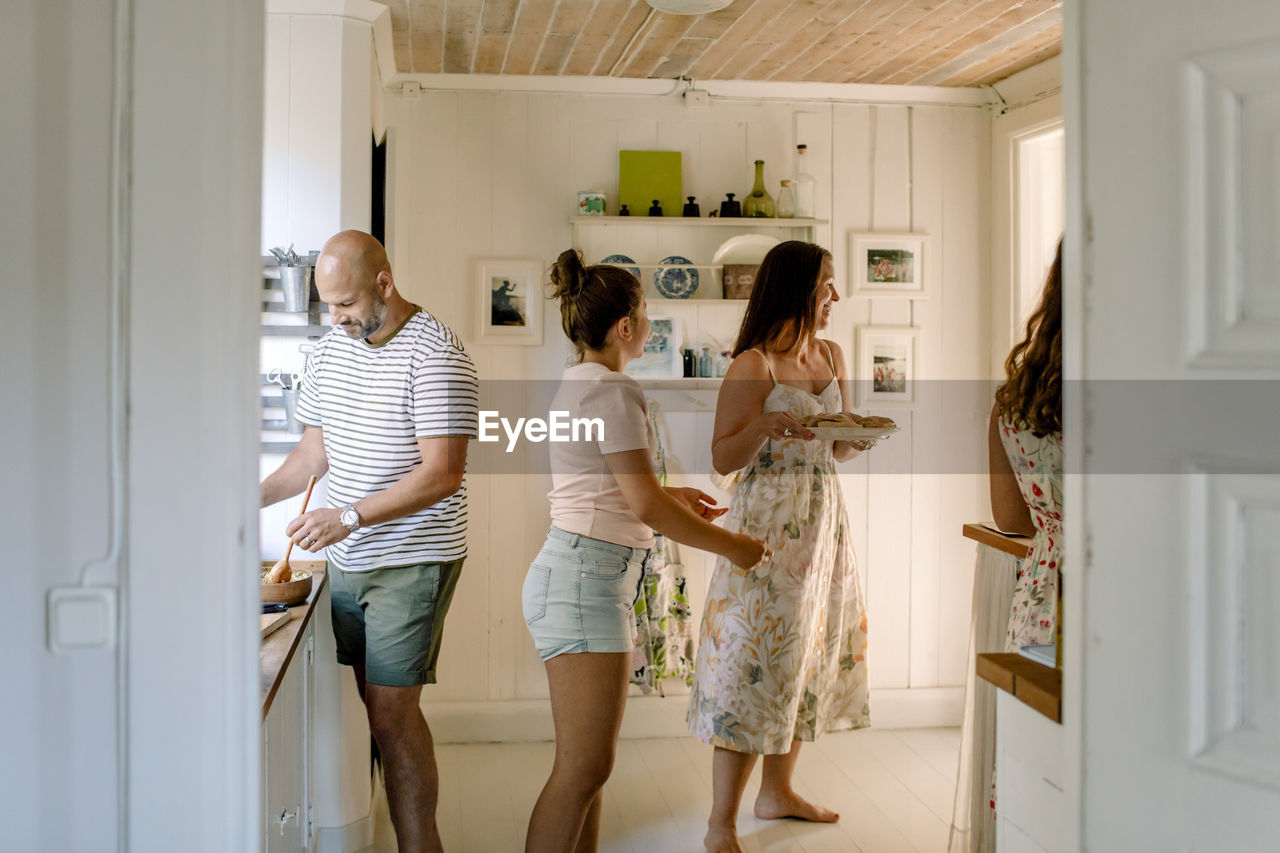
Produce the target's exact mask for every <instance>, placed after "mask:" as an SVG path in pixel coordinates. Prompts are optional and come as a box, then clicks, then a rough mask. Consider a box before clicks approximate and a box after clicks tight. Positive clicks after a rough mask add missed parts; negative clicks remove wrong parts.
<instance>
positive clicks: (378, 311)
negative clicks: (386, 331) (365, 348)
mask: <svg viewBox="0 0 1280 853" xmlns="http://www.w3.org/2000/svg"><path fill="white" fill-rule="evenodd" d="M373 299H374V303H373V313H371V314H370V315H369V319H367V320H365V321H364V322H363V323H361V324H360V326H359V327H357V328H354V329H353V328H348V327H347V326H343V327H342V330H343V331H344V332H346V333H347V334H348V335H350V336H351V337H353V338H358V339H360V340H362V341H367V340H369V336H370V335H372V334H373V333H374V332H376V331H378V330H379V329H381V328H382V324H383V323H384V322H386V319H387V303H386V300H384V299H383V298H382V294H380V293H374V294H373Z"/></svg>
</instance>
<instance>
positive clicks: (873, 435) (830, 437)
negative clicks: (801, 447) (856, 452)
mask: <svg viewBox="0 0 1280 853" xmlns="http://www.w3.org/2000/svg"><path fill="white" fill-rule="evenodd" d="M901 431H902V430H901V428H900V427H809V432H811V433H813V435H814V437H815V438H817V439H818V440H819V441H866V440H867V439H880V438H888V437H889V436H891V435H893V434H894V433H895V432H901Z"/></svg>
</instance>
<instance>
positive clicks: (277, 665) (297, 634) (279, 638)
mask: <svg viewBox="0 0 1280 853" xmlns="http://www.w3.org/2000/svg"><path fill="white" fill-rule="evenodd" d="M289 564H290V565H291V566H293V568H295V569H303V570H306V571H308V572H311V576H312V581H311V594H310V595H309V596H307V600H306V601H304V602H302V603H301V604H295V605H293V606H292V607H290V608H289V624H287V625H284V626H281V627H280V628H277V629H276V630H274V631H272V632H271V633H270V634H268V635H267V636H266V637H265V638H263V640H262V648H261V650H260V651H259V652H258V663H259V664H260V665H261V667H262V719H264V720H265V719H266V718H267V712H268V711H270V710H271V700H272V699H274V698H275V695H276V690H277V689H279V687H280V681H281V679H282V678H283V677H284V673H285V670H286V669H288V668H289V664H290V662H292V661H293V653H294V652H295V651H297V649H298V640H299V639H301V637H302V629H304V628H306V627H307V622H308V620H310V619H311V614H312V613H314V612H315V607H316V600H317V599H318V598H319V597H320V591H321V590H323V589H324V585H325V584H326V583H328V582H329V576H328V575H327V574H326V573H325V570H324V566H325V563H324V560H305V561H304V560H290V561H289Z"/></svg>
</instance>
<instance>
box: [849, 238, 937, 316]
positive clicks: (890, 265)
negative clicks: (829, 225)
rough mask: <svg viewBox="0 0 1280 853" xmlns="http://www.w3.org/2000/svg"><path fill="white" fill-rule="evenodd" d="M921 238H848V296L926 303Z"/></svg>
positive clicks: (923, 240)
mask: <svg viewBox="0 0 1280 853" xmlns="http://www.w3.org/2000/svg"><path fill="white" fill-rule="evenodd" d="M927 242H928V235H925V234H881V233H856V232H851V233H850V234H849V293H850V294H851V295H854V296H869V297H877V298H878V297H884V296H888V297H895V296H896V297H902V298H907V299H927V298H928V296H929V293H928V290H927V288H926V287H925V281H926V278H925V245H926V243H927Z"/></svg>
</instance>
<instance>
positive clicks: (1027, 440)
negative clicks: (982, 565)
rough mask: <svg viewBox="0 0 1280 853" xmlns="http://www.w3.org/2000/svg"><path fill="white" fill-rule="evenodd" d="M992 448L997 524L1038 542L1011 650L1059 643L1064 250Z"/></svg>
mask: <svg viewBox="0 0 1280 853" xmlns="http://www.w3.org/2000/svg"><path fill="white" fill-rule="evenodd" d="M1005 374H1006V376H1007V377H1008V378H1007V380H1006V381H1005V383H1004V384H1003V385H1001V386H1000V387H999V388H997V389H996V403H995V406H994V407H992V409H991V424H990V428H989V434H988V446H989V456H990V467H991V509H992V513H993V515H994V516H995V521H996V525H997V526H998V527H999V528H1000V529H1001V530H1006V531H1008V532H1010V533H1021V534H1023V535H1026V536H1032V537H1034V538H1033V541H1032V545H1031V551H1030V553H1028V554H1027V557H1026V559H1024V560H1023V561H1022V565H1021V566H1020V567H1019V568H1018V575H1017V581H1016V582H1015V584H1014V588H1013V603H1012V606H1011V607H1010V609H1009V630H1008V631H1007V633H1006V634H1005V651H1010V652H1016V651H1017V650H1018V649H1019V648H1020V647H1022V646H1026V645H1033V644H1034V645H1049V644H1052V643H1054V634H1055V631H1056V628H1057V604H1058V572H1059V571H1060V570H1061V569H1062V245H1061V243H1059V245H1058V256H1057V257H1056V258H1055V259H1054V262H1053V266H1052V267H1051V268H1050V270H1049V276H1048V278H1047V279H1046V281H1045V286H1044V293H1043V294H1042V296H1041V298H1040V305H1039V306H1038V307H1037V308H1036V310H1035V312H1034V313H1033V314H1032V315H1031V317H1030V318H1028V320H1027V336H1026V338H1025V339H1024V340H1023V341H1022V342H1021V343H1019V344H1018V345H1017V346H1015V347H1014V348H1013V350H1012V352H1010V353H1009V357H1008V359H1006V361H1005Z"/></svg>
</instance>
